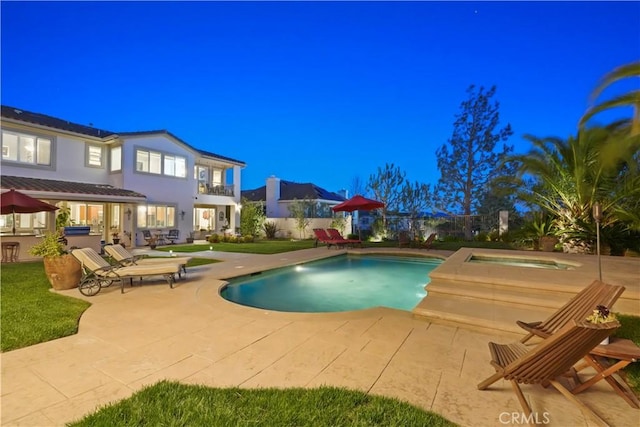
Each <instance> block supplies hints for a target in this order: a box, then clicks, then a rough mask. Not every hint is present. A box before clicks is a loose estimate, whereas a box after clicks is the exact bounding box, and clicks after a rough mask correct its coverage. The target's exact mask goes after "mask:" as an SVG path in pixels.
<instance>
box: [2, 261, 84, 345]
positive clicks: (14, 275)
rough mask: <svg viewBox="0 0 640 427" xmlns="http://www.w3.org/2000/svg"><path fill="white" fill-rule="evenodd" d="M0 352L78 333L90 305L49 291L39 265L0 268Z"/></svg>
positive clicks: (48, 285)
mask: <svg viewBox="0 0 640 427" xmlns="http://www.w3.org/2000/svg"><path fill="white" fill-rule="evenodd" d="M1 280H2V287H0V298H1V302H0V324H1V325H2V334H1V335H0V350H1V351H9V350H15V349H18V348H22V347H27V346H30V345H33V344H38V343H41V342H44V341H50V340H53V339H56V338H61V337H66V336H68V335H73V334H75V333H77V332H78V322H79V321H80V316H81V315H82V313H83V312H84V311H85V310H86V309H87V308H89V306H90V305H91V304H90V303H88V302H86V301H83V300H80V299H76V298H71V297H67V296H63V295H58V294H55V293H52V292H50V291H49V289H50V288H51V285H50V284H49V280H48V279H47V276H46V275H45V273H44V264H43V263H42V262H29V263H19V264H3V266H2V276H1Z"/></svg>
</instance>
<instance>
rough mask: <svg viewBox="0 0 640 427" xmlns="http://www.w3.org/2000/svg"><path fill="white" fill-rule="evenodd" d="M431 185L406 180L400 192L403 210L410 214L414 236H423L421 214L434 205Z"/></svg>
mask: <svg viewBox="0 0 640 427" xmlns="http://www.w3.org/2000/svg"><path fill="white" fill-rule="evenodd" d="M432 203H433V202H432V195H431V186H430V185H429V184H421V183H419V182H417V181H416V182H414V183H413V184H411V182H409V181H408V180H407V181H405V183H404V185H403V187H402V191H401V193H400V204H401V206H402V211H403V212H404V213H406V214H408V215H409V221H410V222H411V230H412V234H413V237H422V235H421V228H420V220H419V218H420V216H421V215H422V214H423V213H424V212H425V211H426V210H427V209H429V208H431V206H432Z"/></svg>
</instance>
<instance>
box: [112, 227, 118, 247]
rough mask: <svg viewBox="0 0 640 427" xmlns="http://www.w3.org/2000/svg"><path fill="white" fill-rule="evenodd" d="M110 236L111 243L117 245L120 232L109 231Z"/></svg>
mask: <svg viewBox="0 0 640 427" xmlns="http://www.w3.org/2000/svg"><path fill="white" fill-rule="evenodd" d="M111 238H112V239H113V244H114V245H117V244H118V243H120V232H118V231H117V230H116V231H113V232H112V233H111Z"/></svg>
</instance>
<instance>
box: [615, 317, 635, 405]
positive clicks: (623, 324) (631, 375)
mask: <svg viewBox="0 0 640 427" xmlns="http://www.w3.org/2000/svg"><path fill="white" fill-rule="evenodd" d="M616 316H617V317H618V321H619V322H620V328H619V329H618V330H617V331H616V332H615V333H614V336H616V337H620V338H627V339H630V340H631V341H633V342H634V343H636V345H640V317H638V316H628V315H625V314H616ZM624 372H625V373H626V375H627V381H628V382H629V385H631V388H633V390H634V391H635V392H636V393H638V394H640V362H635V363H630V364H629V365H628V366H626V367H625V368H624Z"/></svg>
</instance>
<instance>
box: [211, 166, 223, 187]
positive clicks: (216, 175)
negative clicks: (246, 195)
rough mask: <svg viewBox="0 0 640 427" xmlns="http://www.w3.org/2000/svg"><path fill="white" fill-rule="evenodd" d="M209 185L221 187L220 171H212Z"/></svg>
mask: <svg viewBox="0 0 640 427" xmlns="http://www.w3.org/2000/svg"><path fill="white" fill-rule="evenodd" d="M211 183H212V184H213V185H222V171H221V170H220V169H214V170H213V176H212V177H211Z"/></svg>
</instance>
